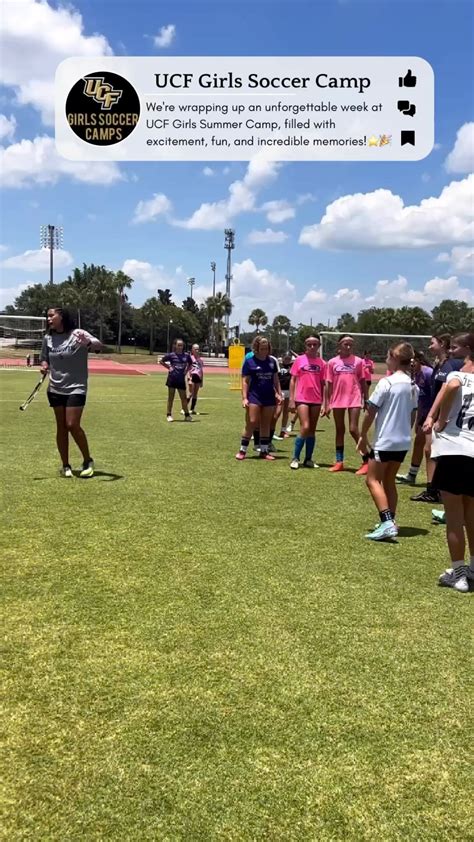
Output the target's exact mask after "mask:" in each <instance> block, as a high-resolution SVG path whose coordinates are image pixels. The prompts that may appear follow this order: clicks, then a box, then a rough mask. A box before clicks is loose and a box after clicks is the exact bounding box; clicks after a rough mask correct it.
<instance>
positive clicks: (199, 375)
mask: <svg viewBox="0 0 474 842" xmlns="http://www.w3.org/2000/svg"><path fill="white" fill-rule="evenodd" d="M191 361H192V365H191V369H190V371H189V372H188V383H189V391H190V395H189V398H188V402H189V401H190V402H191V415H198V414H199V413H197V412H196V404H197V399H198V394H199V389H200V388H201V387H202V383H203V379H204V363H203V361H202V359H201V352H200V350H199V345H193V346H192V348H191Z"/></svg>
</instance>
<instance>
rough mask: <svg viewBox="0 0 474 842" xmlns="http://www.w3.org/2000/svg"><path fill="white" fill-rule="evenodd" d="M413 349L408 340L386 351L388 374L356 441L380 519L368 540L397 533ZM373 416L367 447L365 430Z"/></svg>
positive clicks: (411, 417) (412, 404)
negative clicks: (365, 458) (398, 482)
mask: <svg viewBox="0 0 474 842" xmlns="http://www.w3.org/2000/svg"><path fill="white" fill-rule="evenodd" d="M414 353H415V352H414V350H413V348H412V346H411V345H409V344H408V342H401V343H400V344H399V345H396V346H395V347H394V348H392V350H390V351H389V352H388V356H387V366H388V368H389V370H390V371H391V372H392V374H390V375H389V376H388V377H382V379H381V380H380V381H379V383H378V385H377V387H376V388H375V390H374V392H373V393H372V395H371V396H370V398H369V401H368V404H367V414H366V416H365V418H364V421H363V424H362V432H361V435H360V439H359V441H358V444H357V449H358V450H359V452H360V453H361V454H362V455H364V454H365V453H368V454H369V468H368V472H367V479H366V483H367V487H368V489H369V491H370V493H371V495H372V499H373V501H374V503H375V505H376V506H377V510H378V512H379V516H380V523H379V524H378V525H377V526H376V527H375V529H374V530H373V532H370V533H369V534H368V535H366V536H365V537H366V538H370V540H371V541H385V540H387V539H388V540H393V539H394V538H396V537H397V535H398V527H397V525H396V523H395V513H396V509H397V501H398V495H397V486H396V484H395V477H396V475H397V471H398V469H399V467H400V465H401V463H402V462H403V460H404V458H405V456H406V454H407V451H408V449H409V447H410V443H411V428H412V426H413V423H414V421H415V416H416V410H417V406H418V396H419V391H420V390H419V389H418V386H417V385H416V383H415V379H414ZM374 420H375V440H374V444H373V448H372V449H371V448H369V445H368V441H367V434H368V432H369V429H370V427H371V426H372V423H373V421H374Z"/></svg>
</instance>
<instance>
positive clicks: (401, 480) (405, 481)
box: [395, 474, 416, 485]
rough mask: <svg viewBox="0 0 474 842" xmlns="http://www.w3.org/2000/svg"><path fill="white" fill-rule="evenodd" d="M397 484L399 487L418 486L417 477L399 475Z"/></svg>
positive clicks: (396, 480) (396, 479) (396, 478)
mask: <svg viewBox="0 0 474 842" xmlns="http://www.w3.org/2000/svg"><path fill="white" fill-rule="evenodd" d="M395 482H397V483H398V484H399V485H416V477H414V476H412V475H411V474H397V476H396V477H395Z"/></svg>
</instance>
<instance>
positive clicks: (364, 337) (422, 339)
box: [319, 330, 431, 362]
mask: <svg viewBox="0 0 474 842" xmlns="http://www.w3.org/2000/svg"><path fill="white" fill-rule="evenodd" d="M319 335H320V337H321V357H322V358H323V359H329V358H330V357H332V356H335V355H336V354H337V343H338V342H339V339H340V338H341V336H352V337H353V338H354V339H355V349H354V350H355V353H356V354H357V355H358V356H361V355H362V354H363V352H364V351H368V352H369V354H370V355H371V356H373V357H375V358H377V357H378V358H379V359H378V360H377V359H376V360H375V361H376V362H377V361H378V362H382V361H384V360H385V355H386V353H387V351H388V349H389V348H390V346H391V345H393V344H394V343H395V342H396V341H397V340H398V341H399V342H409V343H410V344H411V345H413V347H414V349H415V351H427V350H428V344H429V340H430V339H431V334H429V335H425V334H407V333H357V331H355V332H354V331H351V330H340V331H337V330H321V331H319ZM328 355H329V356H328Z"/></svg>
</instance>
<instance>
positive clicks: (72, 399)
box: [46, 389, 86, 407]
mask: <svg viewBox="0 0 474 842" xmlns="http://www.w3.org/2000/svg"><path fill="white" fill-rule="evenodd" d="M46 394H47V395H48V401H49V405H50V406H53V407H54V406H85V404H86V395H58V394H57V393H56V392H50V390H49V389H48V391H47V392H46Z"/></svg>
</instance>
